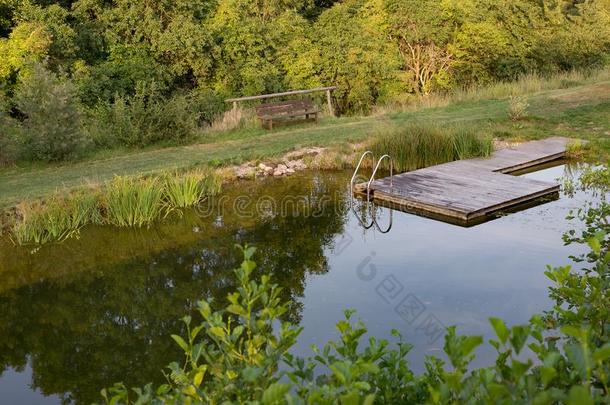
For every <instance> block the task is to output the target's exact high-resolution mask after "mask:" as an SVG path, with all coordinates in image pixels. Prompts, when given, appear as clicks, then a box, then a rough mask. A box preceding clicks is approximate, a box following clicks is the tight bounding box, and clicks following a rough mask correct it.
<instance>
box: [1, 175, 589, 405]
mask: <svg viewBox="0 0 610 405" xmlns="http://www.w3.org/2000/svg"><path fill="white" fill-rule="evenodd" d="M578 173H579V168H578V167H572V166H566V165H559V166H556V167H551V168H546V169H544V170H541V171H537V172H534V173H529V174H524V176H527V177H531V178H536V179H541V180H551V181H552V180H555V179H557V178H562V177H575V176H578ZM350 175H351V173H347V172H323V173H319V172H316V173H314V172H303V173H300V174H297V175H295V176H292V177H289V178H281V179H265V180H261V181H256V182H243V183H237V184H234V185H231V186H228V187H227V188H226V189H225V190H224V191H223V193H222V195H221V196H220V197H218V198H216V199H215V200H213V201H209V202H208V203H206V204H204V205H202V206H201V207H200V208H199V209H197V210H192V211H188V212H185V213H184V214H183V215H178V213H174V214H172V215H171V216H170V217H168V218H166V219H165V220H164V221H163V223H160V224H158V225H156V226H154V227H152V228H150V229H139V230H133V229H129V230H128V229H114V228H109V227H90V228H87V229H85V230H83V231H82V232H81V235H80V238H78V239H72V240H68V241H66V242H64V243H62V244H57V245H50V246H45V247H43V248H41V249H39V250H38V251H35V252H31V251H30V250H29V249H26V248H16V247H14V246H13V245H12V244H11V243H10V242H9V241H3V242H0V259H1V260H0V277H1V278H0V279H1V280H2V282H1V283H0V362H1V364H0V371H3V372H2V374H1V376H0V395H1V396H2V400H3V401H6V403H11V404H29V403H49V404H55V403H60V402H62V401H66V402H76V403H88V402H91V401H99V399H100V397H99V390H100V388H102V387H105V386H109V385H111V384H112V383H113V382H115V381H121V380H123V381H124V382H125V383H126V384H127V385H130V386H132V385H142V384H144V383H146V382H149V381H154V382H155V383H160V382H163V380H164V377H163V375H162V374H161V371H160V370H162V368H163V367H164V366H165V365H167V364H168V363H169V362H170V361H172V360H176V359H181V358H182V357H181V353H180V352H179V351H178V350H177V347H176V345H175V343H174V342H173V341H172V340H171V338H170V334H172V333H180V331H181V322H180V321H179V318H180V317H182V316H183V315H184V314H185V313H187V312H190V311H192V310H193V308H194V306H195V303H196V301H197V300H198V299H201V298H208V299H209V298H214V300H215V301H221V300H223V299H224V297H225V296H226V294H227V293H228V292H230V291H231V289H232V288H233V286H234V283H235V280H234V278H233V273H232V271H231V269H233V268H234V267H236V266H237V265H238V264H239V262H240V259H241V258H240V256H239V252H238V251H237V250H236V248H235V247H234V245H235V244H236V243H239V244H244V243H249V244H252V245H255V246H256V247H257V248H258V251H257V253H256V256H255V258H256V260H257V262H258V269H257V274H258V275H260V274H262V273H263V272H269V273H271V274H272V277H273V279H274V280H275V281H276V282H277V283H278V284H280V285H281V286H282V287H283V289H284V290H283V294H284V296H285V298H287V299H291V300H292V301H293V303H292V305H291V306H290V311H289V318H290V319H291V320H292V321H294V322H299V323H300V324H301V325H302V326H304V328H305V329H304V331H303V333H302V335H301V338H300V344H299V346H297V347H296V348H295V352H296V353H297V354H299V355H302V356H304V355H309V354H311V352H310V349H309V347H310V345H311V344H316V345H322V344H323V343H324V342H326V341H328V340H329V339H333V338H335V337H336V336H337V332H336V331H335V328H334V324H335V322H337V321H338V320H339V319H340V318H341V317H342V316H343V310H344V309H348V308H350V309H355V310H356V311H357V317H358V318H361V319H362V320H363V321H364V322H365V323H366V324H367V326H368V328H369V331H370V332H371V334H374V335H376V336H378V337H385V338H391V335H390V331H391V329H397V330H400V331H401V332H402V333H403V335H404V336H405V338H406V340H408V341H409V342H411V343H412V344H414V346H415V347H414V350H413V351H412V353H411V355H410V360H411V361H412V364H413V366H414V368H415V369H416V370H421V368H422V364H423V359H424V357H425V356H426V355H428V354H437V355H439V354H440V350H441V349H442V344H443V339H442V328H443V327H444V326H445V325H457V326H458V331H459V332H461V333H468V334H483V335H485V336H486V338H488V337H490V336H491V330H490V327H489V326H488V325H489V324H488V321H487V320H488V317H490V316H497V317H501V318H504V319H505V320H506V321H507V322H508V323H510V324H512V323H520V322H526V321H527V320H528V319H529V318H530V316H531V315H532V314H534V313H537V312H540V311H542V310H544V309H546V308H549V306H550V300H549V298H548V296H547V287H548V286H549V282H548V280H547V279H546V277H545V276H544V274H543V273H544V270H545V266H546V265H547V264H549V265H562V264H567V263H569V259H568V255H570V254H575V253H579V251H578V250H579V249H580V248H579V247H577V246H568V247H565V246H563V242H562V239H561V235H562V233H563V232H564V231H566V230H567V229H570V228H574V227H577V226H578V223H572V222H570V221H568V220H566V219H565V217H566V215H567V214H568V212H569V211H570V209H572V208H577V207H580V206H582V204H583V202H584V201H587V200H591V199H592V198H594V197H593V196H592V195H591V194H589V193H585V192H577V193H576V194H575V195H574V196H571V197H570V196H567V195H563V194H562V195H561V196H560V198H559V199H558V200H555V201H551V202H548V203H546V204H543V205H539V206H536V207H533V208H529V209H527V210H525V211H521V212H517V213H513V214H509V215H506V216H502V217H500V218H498V219H495V220H493V221H490V222H486V223H483V224H480V225H477V226H474V227H471V228H462V227H458V226H454V225H450V224H446V223H443V222H438V221H435V220H431V219H426V218H422V217H418V216H415V215H411V214H406V213H402V212H394V213H393V215H392V228H391V230H390V232H388V233H381V232H379V231H378V230H375V228H372V229H370V230H365V229H364V228H363V227H362V226H361V225H360V224H359V221H358V220H357V219H356V217H355V216H354V214H353V213H352V212H351V211H350V210H349V209H348V204H349V198H348V193H347V187H346V185H347V183H348V181H349V177H350ZM377 213H378V215H379V218H378V220H379V223H380V225H381V227H384V226H385V224H387V221H389V219H390V218H389V216H390V212H389V210H387V209H382V208H380V209H379V210H378V211H377ZM490 355H491V351H486V350H485V349H483V350H481V351H480V352H479V358H478V360H477V361H478V363H477V364H479V365H485V364H488V363H489V361H490V358H491V357H490Z"/></svg>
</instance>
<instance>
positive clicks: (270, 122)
mask: <svg viewBox="0 0 610 405" xmlns="http://www.w3.org/2000/svg"><path fill="white" fill-rule="evenodd" d="M269 130H270V131H271V130H273V120H269Z"/></svg>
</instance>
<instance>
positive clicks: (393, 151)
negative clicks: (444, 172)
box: [369, 124, 493, 172]
mask: <svg viewBox="0 0 610 405" xmlns="http://www.w3.org/2000/svg"><path fill="white" fill-rule="evenodd" d="M369 148H370V149H371V150H372V151H373V153H374V154H375V156H382V155H386V154H387V155H390V156H391V157H392V160H393V162H394V165H395V170H397V171H398V172H406V171H410V170H416V169H420V168H422V167H427V166H433V165H436V164H440V163H445V162H450V161H453V160H458V159H468V158H473V157H485V156H489V155H490V154H491V152H492V151H493V138H492V137H491V136H485V135H479V134H478V133H477V132H476V131H475V130H474V129H471V128H463V127H449V128H440V127H437V126H433V125H417V124H411V125H406V126H387V127H384V128H383V129H381V130H380V131H379V132H378V134H377V135H375V136H374V137H373V140H372V142H371V144H370V145H369Z"/></svg>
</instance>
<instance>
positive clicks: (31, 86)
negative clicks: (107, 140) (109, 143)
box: [13, 64, 89, 161]
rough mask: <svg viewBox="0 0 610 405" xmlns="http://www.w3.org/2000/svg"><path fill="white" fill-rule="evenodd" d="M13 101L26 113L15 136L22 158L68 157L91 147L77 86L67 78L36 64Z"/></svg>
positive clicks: (21, 112)
mask: <svg viewBox="0 0 610 405" xmlns="http://www.w3.org/2000/svg"><path fill="white" fill-rule="evenodd" d="M13 101H14V102H15V106H16V108H17V109H18V111H19V113H20V114H21V115H22V116H23V119H22V120H21V122H19V123H18V124H17V126H18V131H17V139H16V142H17V143H18V148H19V155H20V157H21V158H23V159H30V160H42V161H59V160H68V159H73V158H75V157H78V156H79V155H80V154H81V153H82V152H83V151H84V150H85V149H86V148H87V147H88V144H89V142H88V139H87V137H86V135H85V134H84V131H83V126H82V114H81V112H80V110H79V104H78V101H77V99H76V94H75V88H74V86H73V85H72V83H71V82H70V81H69V80H68V79H65V78H60V77H57V76H55V75H54V74H53V73H51V72H49V71H48V70H46V69H45V68H44V67H42V66H41V65H39V64H37V65H34V66H33V67H32V71H31V72H30V73H29V74H28V75H26V76H23V77H22V78H21V80H20V82H19V85H18V87H17V90H16V94H15V97H14V100H13Z"/></svg>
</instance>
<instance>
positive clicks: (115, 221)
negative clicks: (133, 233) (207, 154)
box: [7, 171, 220, 245]
mask: <svg viewBox="0 0 610 405" xmlns="http://www.w3.org/2000/svg"><path fill="white" fill-rule="evenodd" d="M219 191H220V178H219V177H218V176H217V175H216V174H215V173H214V172H203V171H192V172H187V173H172V174H168V173H166V174H164V175H163V176H161V177H143V178H135V177H131V178H128V177H115V178H114V179H113V180H111V181H110V182H108V183H106V184H104V186H102V187H89V188H86V189H79V190H77V191H74V192H71V193H68V194H57V195H53V196H51V197H49V198H47V199H44V200H33V201H26V202H23V203H21V204H19V205H18V206H17V207H16V209H15V211H14V213H13V215H12V216H11V217H10V222H11V223H10V224H9V225H8V230H7V233H8V234H9V236H10V237H11V239H13V241H14V242H15V243H17V244H19V245H42V244H46V243H50V242H59V241H62V240H64V239H67V238H69V237H71V236H74V235H75V234H78V232H79V231H80V229H81V228H82V227H84V226H85V225H89V224H98V225H112V226H119V227H142V226H147V225H149V224H151V223H152V222H154V221H156V220H157V219H159V218H161V217H162V216H164V215H167V214H168V213H170V212H172V211H175V210H179V209H181V208H186V207H190V206H193V205H196V204H197V203H199V202H200V201H201V200H202V199H203V198H205V197H206V196H210V195H214V194H217V193H218V192H219Z"/></svg>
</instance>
